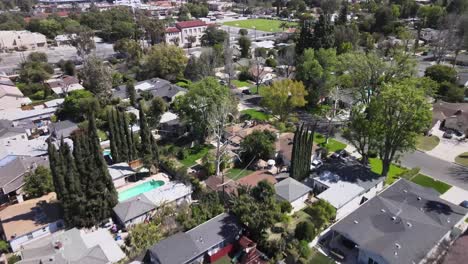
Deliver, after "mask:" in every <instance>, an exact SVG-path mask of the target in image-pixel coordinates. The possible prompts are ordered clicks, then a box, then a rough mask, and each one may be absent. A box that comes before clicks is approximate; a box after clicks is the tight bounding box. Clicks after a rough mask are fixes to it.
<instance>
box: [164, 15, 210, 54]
mask: <svg viewBox="0 0 468 264" xmlns="http://www.w3.org/2000/svg"><path fill="white" fill-rule="evenodd" d="M207 27H208V25H207V24H206V23H205V22H204V21H201V20H191V21H181V22H177V23H176V24H175V27H168V28H166V34H165V37H166V43H167V44H174V45H176V46H179V47H189V46H190V45H192V46H199V45H201V41H200V39H201V37H202V36H203V34H205V30H206V28H207ZM190 37H195V42H193V43H190V41H189V38H190Z"/></svg>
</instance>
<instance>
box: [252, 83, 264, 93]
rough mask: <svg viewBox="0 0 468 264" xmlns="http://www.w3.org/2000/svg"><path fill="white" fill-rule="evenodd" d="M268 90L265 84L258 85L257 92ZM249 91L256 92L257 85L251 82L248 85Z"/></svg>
mask: <svg viewBox="0 0 468 264" xmlns="http://www.w3.org/2000/svg"><path fill="white" fill-rule="evenodd" d="M267 91H268V86H266V85H260V86H259V87H258V94H260V95H261V94H264V93H265V92H267ZM250 92H251V93H252V94H256V93H257V86H256V85H255V84H253V85H252V86H251V87H250Z"/></svg>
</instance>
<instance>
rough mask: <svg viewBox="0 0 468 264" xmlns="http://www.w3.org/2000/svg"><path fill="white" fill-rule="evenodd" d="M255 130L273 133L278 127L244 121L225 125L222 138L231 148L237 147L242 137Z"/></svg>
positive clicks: (276, 131)
mask: <svg viewBox="0 0 468 264" xmlns="http://www.w3.org/2000/svg"><path fill="white" fill-rule="evenodd" d="M255 130H258V131H264V130H268V131H271V132H273V133H278V129H276V128H275V127H273V126H272V125H269V124H255V123H252V122H250V121H246V122H245V123H244V124H235V125H232V126H228V127H226V129H225V131H224V135H223V137H224V139H225V140H227V141H228V142H229V143H230V145H232V148H238V147H239V146H240V143H241V142H242V140H244V138H245V137H246V136H248V135H250V134H252V132H254V131H255Z"/></svg>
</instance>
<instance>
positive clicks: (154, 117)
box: [147, 97, 168, 128]
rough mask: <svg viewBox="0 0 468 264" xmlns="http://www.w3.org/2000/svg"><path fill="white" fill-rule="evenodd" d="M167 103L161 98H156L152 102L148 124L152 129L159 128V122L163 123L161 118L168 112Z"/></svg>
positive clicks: (148, 113)
mask: <svg viewBox="0 0 468 264" xmlns="http://www.w3.org/2000/svg"><path fill="white" fill-rule="evenodd" d="M167 108H168V107H167V103H166V101H164V100H163V99H162V98H161V97H155V98H153V100H151V104H150V106H149V109H148V112H147V115H148V123H149V124H150V126H151V127H153V128H157V127H158V126H159V121H161V116H162V115H163V114H164V113H165V112H166V111H167Z"/></svg>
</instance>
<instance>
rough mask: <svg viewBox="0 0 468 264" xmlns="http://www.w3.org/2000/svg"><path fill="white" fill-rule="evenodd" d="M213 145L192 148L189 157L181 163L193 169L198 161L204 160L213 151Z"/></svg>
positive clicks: (189, 150)
mask: <svg viewBox="0 0 468 264" xmlns="http://www.w3.org/2000/svg"><path fill="white" fill-rule="evenodd" d="M212 148H213V146H212V145H202V146H195V147H193V148H190V149H188V150H186V151H187V156H186V157H185V158H184V159H182V160H181V161H180V163H182V164H183V165H184V166H186V167H191V166H193V165H195V164H196V163H197V162H196V161H197V160H199V159H201V158H203V156H205V155H206V153H208V151H210V149H212Z"/></svg>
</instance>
